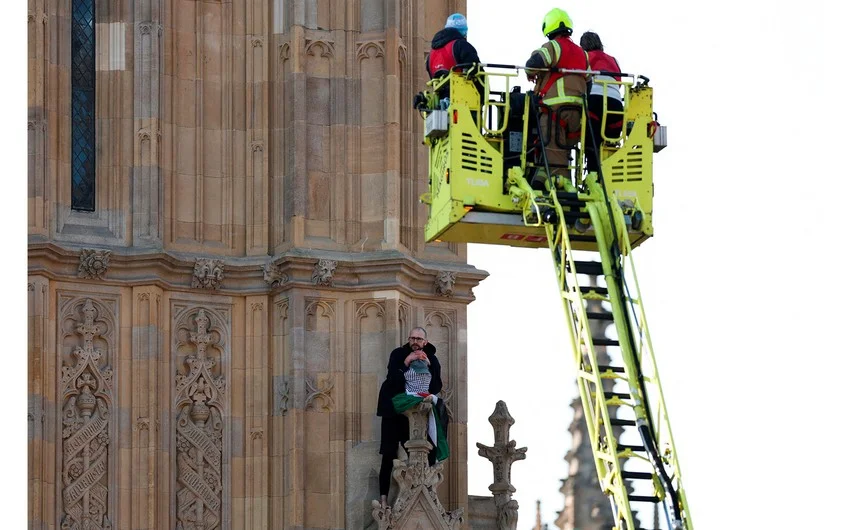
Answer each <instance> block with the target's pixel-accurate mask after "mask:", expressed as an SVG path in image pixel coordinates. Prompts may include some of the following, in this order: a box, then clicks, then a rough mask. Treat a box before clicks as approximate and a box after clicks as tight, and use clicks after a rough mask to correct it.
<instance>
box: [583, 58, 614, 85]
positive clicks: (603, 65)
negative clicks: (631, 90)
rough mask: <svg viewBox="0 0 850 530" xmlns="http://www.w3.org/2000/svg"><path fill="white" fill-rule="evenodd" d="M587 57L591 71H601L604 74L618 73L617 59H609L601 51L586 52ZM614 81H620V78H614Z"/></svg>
mask: <svg viewBox="0 0 850 530" xmlns="http://www.w3.org/2000/svg"><path fill="white" fill-rule="evenodd" d="M587 57H588V59H589V60H590V69H591V70H601V71H605V72H619V71H620V65H619V64H617V59H615V58H613V57H611V56H610V55H608V54H607V53H605V52H603V51H602V50H593V51H589V52H587ZM614 79H616V80H617V81H620V76H618V75H616V76H614Z"/></svg>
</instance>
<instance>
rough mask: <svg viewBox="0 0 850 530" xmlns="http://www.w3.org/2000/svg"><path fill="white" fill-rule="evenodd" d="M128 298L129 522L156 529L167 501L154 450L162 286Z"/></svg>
mask: <svg viewBox="0 0 850 530" xmlns="http://www.w3.org/2000/svg"><path fill="white" fill-rule="evenodd" d="M132 302H133V313H132V314H133V323H132V337H133V339H132V343H133V350H132V361H131V362H132V374H133V375H132V378H131V379H130V381H129V383H130V384H131V385H132V403H131V406H130V422H131V425H132V445H131V447H132V449H131V457H130V461H131V466H132V469H131V471H130V473H131V482H130V487H131V490H132V527H133V528H138V529H140V530H148V529H149V530H154V529H156V528H158V526H159V525H158V524H157V521H158V520H159V517H161V512H165V514H166V515H167V512H168V505H167V504H166V505H163V504H162V503H161V502H158V501H159V499H158V498H157V495H158V493H159V492H160V488H162V487H163V485H164V484H163V479H164V478H165V477H163V476H162V475H163V474H162V472H161V470H159V469H158V467H159V466H158V460H159V456H158V455H157V448H158V447H159V445H160V444H159V440H160V436H161V432H162V421H161V415H162V412H163V408H164V407H165V408H167V405H166V403H164V402H163V397H162V395H161V394H162V391H163V390H164V389H162V388H161V387H160V377H161V374H160V370H161V366H162V362H163V359H164V349H163V346H164V344H163V340H164V337H165V325H164V322H163V319H164V318H165V311H164V304H163V302H164V300H163V291H162V289H160V288H159V287H156V286H153V285H145V286H140V287H135V288H133V294H132Z"/></svg>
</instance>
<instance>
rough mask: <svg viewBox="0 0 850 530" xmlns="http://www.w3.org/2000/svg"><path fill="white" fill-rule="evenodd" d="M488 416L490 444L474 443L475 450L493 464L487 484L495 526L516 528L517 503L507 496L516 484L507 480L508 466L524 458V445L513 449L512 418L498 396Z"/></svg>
mask: <svg viewBox="0 0 850 530" xmlns="http://www.w3.org/2000/svg"><path fill="white" fill-rule="evenodd" d="M489 420H490V424H491V425H492V426H493V447H488V446H486V445H484V444H481V443H476V444H475V445H477V446H478V454H479V455H480V456H483V457H484V458H486V459H487V460H489V461H490V462H491V463H492V464H493V484H491V485H490V491H492V492H493V497H494V500H495V502H496V512H497V513H498V529H499V530H516V525H517V518H518V517H519V503H517V501H515V500H513V499H512V498H511V496H512V495H513V493H514V492H516V488H515V487H514V486H513V485H512V484H511V466H512V465H513V463H514V462H516V461H517V460H525V452H526V451H527V450H528V448H527V447H522V448H520V449H517V447H516V441H515V440H511V439H510V430H511V426H512V425H513V424H514V419H513V417H512V416H511V414H510V412H508V406H507V405H506V404H505V402H504V401H501V400H499V402H497V403H496V409H495V410H494V411H493V414H491V415H490V418H489Z"/></svg>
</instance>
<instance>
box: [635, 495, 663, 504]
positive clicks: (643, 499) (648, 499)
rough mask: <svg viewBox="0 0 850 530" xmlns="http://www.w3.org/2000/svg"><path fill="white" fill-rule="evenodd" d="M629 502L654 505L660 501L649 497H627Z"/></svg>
mask: <svg viewBox="0 0 850 530" xmlns="http://www.w3.org/2000/svg"><path fill="white" fill-rule="evenodd" d="M629 500H630V501H635V502H655V503H657V502H660V501H661V499H659V498H658V497H652V496H650V495H629Z"/></svg>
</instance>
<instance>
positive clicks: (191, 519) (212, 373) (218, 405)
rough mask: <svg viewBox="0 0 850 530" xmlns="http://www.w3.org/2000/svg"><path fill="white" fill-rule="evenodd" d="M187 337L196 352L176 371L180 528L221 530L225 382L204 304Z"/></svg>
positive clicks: (178, 524)
mask: <svg viewBox="0 0 850 530" xmlns="http://www.w3.org/2000/svg"><path fill="white" fill-rule="evenodd" d="M192 321H193V322H194V329H195V331H192V332H190V333H189V334H188V342H189V343H191V344H193V345H194V346H195V354H192V355H188V356H187V357H186V359H185V365H186V366H185V369H184V370H180V371H178V372H177V377H176V381H175V382H176V387H177V389H176V396H177V397H176V401H175V407H176V409H177V443H176V448H177V530H190V529H191V530H218V529H220V528H221V522H222V521H221V517H222V513H221V507H222V469H223V468H222V442H223V431H224V423H223V418H224V416H225V411H224V405H223V401H224V392H225V381H224V377H223V376H222V375H220V373H219V372H220V369H217V368H216V361H215V359H213V358H212V357H210V356H209V355H208V354H207V349H208V348H209V347H210V345H213V346H216V345H217V344H216V342H217V337H218V334H217V333H211V332H210V318H209V317H208V316H207V314H206V311H204V310H203V309H200V310H199V311H198V312H197V314H195V316H194V318H192Z"/></svg>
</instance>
